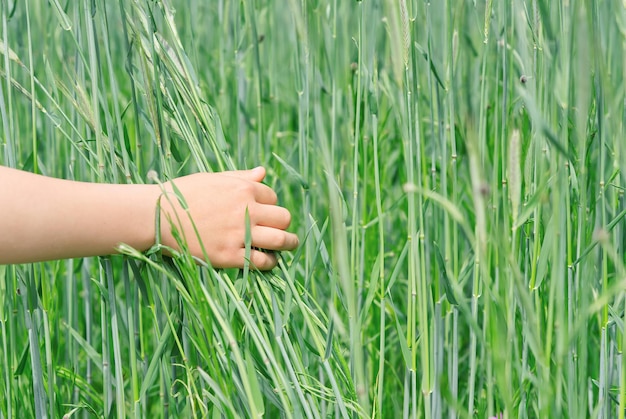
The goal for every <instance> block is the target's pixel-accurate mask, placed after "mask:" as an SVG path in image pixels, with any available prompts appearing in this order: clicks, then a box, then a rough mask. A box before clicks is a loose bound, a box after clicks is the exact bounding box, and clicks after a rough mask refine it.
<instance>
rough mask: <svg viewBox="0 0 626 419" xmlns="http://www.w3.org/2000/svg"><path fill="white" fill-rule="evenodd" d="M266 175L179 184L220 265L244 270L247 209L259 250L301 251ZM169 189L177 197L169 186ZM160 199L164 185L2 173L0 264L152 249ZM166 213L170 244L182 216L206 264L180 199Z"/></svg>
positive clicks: (257, 257) (268, 263) (257, 259)
mask: <svg viewBox="0 0 626 419" xmlns="http://www.w3.org/2000/svg"><path fill="white" fill-rule="evenodd" d="M264 175H265V170H264V169H262V168H257V169H253V170H249V171H237V172H224V173H216V174H207V173H204V174H195V175H190V176H186V177H182V178H178V179H175V180H174V183H175V184H176V187H177V188H178V189H179V190H180V191H181V193H182V194H183V196H184V197H185V200H186V202H187V204H188V206H189V211H190V213H191V215H192V218H193V220H194V222H195V224H196V227H197V228H198V230H199V233H200V236H201V239H202V242H203V244H204V246H205V248H206V250H207V254H208V256H209V259H210V260H211V263H212V264H213V266H215V267H240V266H242V265H243V261H244V255H245V251H244V237H245V211H246V208H248V211H249V214H250V225H251V231H252V245H253V246H254V247H258V248H263V249H268V250H290V249H293V248H295V247H296V246H297V245H298V238H297V237H296V236H295V235H294V234H291V233H288V232H286V231H285V230H286V229H287V227H288V226H289V222H290V214H289V212H288V211H287V210H286V209H284V208H281V207H278V206H276V205H275V204H276V194H275V193H274V191H272V190H271V189H270V188H269V187H267V186H266V185H263V184H262V183H260V182H261V180H262V179H263V177H264ZM165 187H166V189H167V190H169V191H172V190H173V188H172V186H171V184H170V183H167V184H165ZM161 196H162V190H161V188H160V187H159V186H158V185H112V184H95V183H85V182H73V181H67V180H60V179H53V178H48V177H44V176H39V175H34V174H31V173H26V172H22V171H19V170H14V169H9V168H6V167H1V166H0V264H6V263H25V262H36V261H43V260H52V259H63V258H70V257H84V256H96V255H106V254H111V253H114V252H115V249H116V247H117V246H118V245H119V244H120V243H126V244H128V245H130V246H132V247H134V248H136V249H138V250H142V251H143V250H146V249H148V248H149V247H150V246H152V245H153V244H154V240H155V230H154V229H155V211H156V205H157V201H158V200H159V197H161ZM170 202H171V203H170ZM161 206H162V207H163V209H162V215H163V216H164V217H163V221H162V223H161V235H162V240H163V243H164V244H165V245H168V246H170V247H173V248H177V245H176V242H175V240H174V238H173V236H172V234H171V229H170V225H169V223H168V222H167V219H168V218H172V219H175V218H176V217H175V215H176V214H177V215H178V218H179V219H180V220H181V223H182V225H181V226H180V230H181V231H182V233H183V235H184V237H185V238H186V239H187V240H188V244H189V247H190V250H191V252H192V254H194V255H195V256H198V257H202V256H203V255H202V251H201V247H200V242H199V240H198V239H197V238H196V235H195V232H194V229H193V227H192V224H191V222H190V221H189V219H188V217H187V215H186V214H185V213H184V212H183V211H182V209H181V208H180V206H179V204H178V202H177V200H176V198H175V197H174V196H173V195H171V199H170V200H169V201H168V200H166V199H163V198H161ZM251 261H252V263H253V264H254V265H255V266H256V267H258V268H259V269H271V268H272V267H274V266H275V265H276V257H275V255H273V254H272V253H264V252H259V251H254V252H253V253H252V255H251Z"/></svg>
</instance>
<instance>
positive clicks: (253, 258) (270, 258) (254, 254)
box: [239, 249, 278, 271]
mask: <svg viewBox="0 0 626 419" xmlns="http://www.w3.org/2000/svg"><path fill="white" fill-rule="evenodd" d="M240 254H241V256H240V259H239V260H241V261H242V263H241V266H239V267H243V261H244V260H245V257H246V251H245V249H241V252H240ZM277 263H278V260H277V259H276V255H275V254H274V253H273V252H269V253H266V252H262V251H260V250H255V249H252V250H251V251H250V265H252V267H253V268H256V269H258V270H260V271H269V270H271V269H273V268H274V267H275V266H276V264H277Z"/></svg>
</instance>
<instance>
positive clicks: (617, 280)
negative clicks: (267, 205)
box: [0, 0, 626, 418]
mask: <svg viewBox="0 0 626 419" xmlns="http://www.w3.org/2000/svg"><path fill="white" fill-rule="evenodd" d="M0 14H1V19H2V35H1V36H2V38H1V41H2V44H1V45H0V52H1V53H2V59H1V60H0V61H1V64H0V75H1V76H2V78H1V80H0V81H1V83H0V118H1V121H2V128H1V129H0V133H1V135H2V138H1V145H2V146H1V147H0V161H1V162H2V164H4V165H7V166H12V167H18V168H22V169H24V170H29V171H35V172H39V173H42V174H45V175H49V176H56V177H63V178H70V179H77V180H84V181H93V182H115V183H143V182H147V181H148V177H147V174H148V172H149V171H150V170H154V171H155V173H156V178H158V179H159V180H161V181H163V180H167V179H170V178H173V177H176V176H179V175H183V174H186V173H190V172H195V171H222V170H229V169H235V168H246V167H253V166H256V165H259V164H262V165H264V166H265V167H267V169H268V172H269V173H268V179H267V180H266V182H267V183H268V184H269V185H270V186H272V187H273V188H274V189H275V190H276V191H277V193H278V196H279V200H280V204H281V205H282V206H285V207H287V208H289V209H290V210H291V211H292V214H293V220H294V221H293V224H292V229H293V231H295V232H297V233H298V234H299V236H300V238H301V243H302V245H301V246H300V248H299V249H297V250H296V251H295V252H292V253H283V254H282V255H281V256H280V262H279V266H278V267H277V268H276V269H275V270H274V271H273V272H271V273H267V274H261V273H258V272H255V271H252V270H249V269H244V270H241V271H238V270H220V271H215V270H212V269H210V268H208V267H206V266H204V265H201V266H198V265H197V264H196V262H195V261H194V260H193V259H192V258H191V257H190V256H189V255H188V254H187V253H186V252H184V251H183V252H181V254H180V255H179V256H178V257H176V258H173V259H171V258H167V257H164V256H162V255H161V248H160V246H159V245H155V247H153V248H152V249H151V250H149V251H148V252H146V253H145V254H140V253H138V252H137V251H135V250H133V249H131V248H129V247H126V246H122V248H121V251H122V253H123V256H111V257H102V258H87V259H76V260H65V261H55V262H48V263H38V264H32V265H20V266H0V278H1V280H0V295H2V304H0V345H1V350H0V351H1V352H2V354H1V356H0V375H1V376H2V378H1V379H0V391H1V392H2V394H3V395H4V397H3V398H2V402H1V403H0V417H8V418H11V417H58V416H64V415H66V416H67V417H71V416H79V417H91V416H96V417H110V416H117V417H125V416H132V417H137V418H139V417H170V416H171V417H257V416H262V415H265V416H267V417H277V416H280V417H404V418H412V417H435V418H442V417H449V418H457V417H458V418H467V417H481V418H482V417H490V416H497V415H498V414H501V415H502V417H504V418H511V417H521V418H534V417H601V418H607V417H620V418H623V417H624V412H625V409H626V405H625V404H626V378H625V377H626V363H625V362H623V349H624V343H626V334H625V333H624V319H625V317H626V310H625V309H624V307H625V305H626V298H625V297H626V295H625V293H624V289H625V288H626V269H625V268H624V263H625V251H624V245H625V244H626V241H625V235H624V227H623V225H624V216H625V215H626V206H625V205H624V179H623V176H624V173H625V170H626V142H624V138H626V136H625V134H626V133H625V132H624V121H625V118H626V113H625V108H624V106H625V100H624V98H625V95H624V82H623V80H624V78H625V76H626V62H625V59H624V57H626V50H625V48H626V38H625V35H624V28H626V8H625V7H624V5H623V4H621V3H620V2H611V1H597V2H584V1H581V0H570V1H563V2H557V3H554V2H548V1H546V0H508V1H503V2H492V1H466V0H442V1H438V2H422V1H415V0H406V1H405V0H400V1H390V0H384V1H383V0H380V1H362V2H346V1H336V0H320V1H317V2H308V1H297V0H289V1H287V2H282V1H273V0H268V1H264V2H258V1H251V0H244V1H227V0H216V1H213V2H201V1H197V0H192V1H189V2H181V1H174V0H160V1H156V2H155V1H144V0H119V1H117V2H105V1H103V0H94V1H86V0H85V1H77V2H59V1H57V0H50V1H49V2H11V1H8V0H3V1H1V2H0ZM0 205H2V198H1V197H0ZM0 234H2V233H1V232H0ZM15 240H19V238H15ZM181 244H182V245H183V247H184V242H183V241H182V238H181Z"/></svg>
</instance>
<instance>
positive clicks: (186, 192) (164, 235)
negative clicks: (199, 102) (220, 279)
mask: <svg viewBox="0 0 626 419" xmlns="http://www.w3.org/2000/svg"><path fill="white" fill-rule="evenodd" d="M264 177H265V169H264V168H262V167H257V168H255V169H252V170H239V171H232V172H222V173H197V174H194V175H189V176H184V177H181V178H177V179H174V180H173V181H171V182H167V183H165V184H164V185H163V186H164V188H165V191H166V192H167V194H168V198H169V199H166V197H164V196H162V197H161V198H160V205H161V217H162V218H161V241H162V243H163V244H164V245H166V246H168V247H171V248H173V249H179V246H178V243H177V242H176V239H175V238H174V235H173V234H172V227H175V228H177V229H178V231H179V234H180V235H181V236H182V237H183V238H184V239H185V240H186V242H187V246H188V248H189V251H190V252H191V254H192V255H194V256H196V257H199V258H204V253H203V251H202V246H201V245H200V240H202V244H203V245H204V249H205V250H206V254H207V255H208V257H209V260H210V262H211V264H212V265H213V267H215V268H232V267H243V265H244V260H245V236H246V221H245V213H246V208H247V209H248V215H249V220H250V233H251V237H252V250H251V253H250V262H251V265H252V266H254V267H256V268H257V269H260V270H269V269H272V268H273V267H274V266H276V263H277V260H276V255H275V254H274V253H273V251H280V250H292V249H295V248H296V247H297V246H298V237H297V236H296V235H295V234H292V233H288V232H286V231H285V230H286V229H287V228H288V227H289V224H290V222H291V214H290V213H289V211H288V210H286V209H285V208H282V207H279V206H277V205H276V202H277V197H276V193H275V192H274V191H273V190H272V189H271V188H270V187H268V186H266V185H264V184H262V183H261V181H262V180H263V178H264ZM172 183H173V184H174V185H175V186H176V189H177V190H178V191H179V192H180V194H181V195H182V196H183V197H184V201H185V202H186V204H187V207H188V211H189V215H190V216H191V220H190V217H189V216H188V215H187V214H186V213H185V211H184V209H183V208H182V206H181V205H180V203H179V202H178V199H177V198H176V196H175V194H174V188H173V186H172ZM168 220H171V222H172V223H173V224H172V223H170V222H169V221H168ZM192 220H193V224H192ZM194 224H195V228H196V229H197V232H198V234H196V230H195V229H194ZM257 249H264V250H269V251H271V252H267V253H266V252H263V251H260V250H257Z"/></svg>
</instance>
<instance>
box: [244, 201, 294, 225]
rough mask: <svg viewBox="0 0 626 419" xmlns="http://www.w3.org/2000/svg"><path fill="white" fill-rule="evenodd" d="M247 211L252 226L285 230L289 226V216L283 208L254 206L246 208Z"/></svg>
mask: <svg viewBox="0 0 626 419" xmlns="http://www.w3.org/2000/svg"><path fill="white" fill-rule="evenodd" d="M248 211H249V214H250V223H251V225H252V226H255V225H260V226H266V227H274V228H279V229H281V230H286V229H287V228H288V227H289V224H291V214H290V213H289V211H288V210H287V209H285V208H283V207H279V206H276V205H254V206H252V207H250V208H248Z"/></svg>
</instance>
